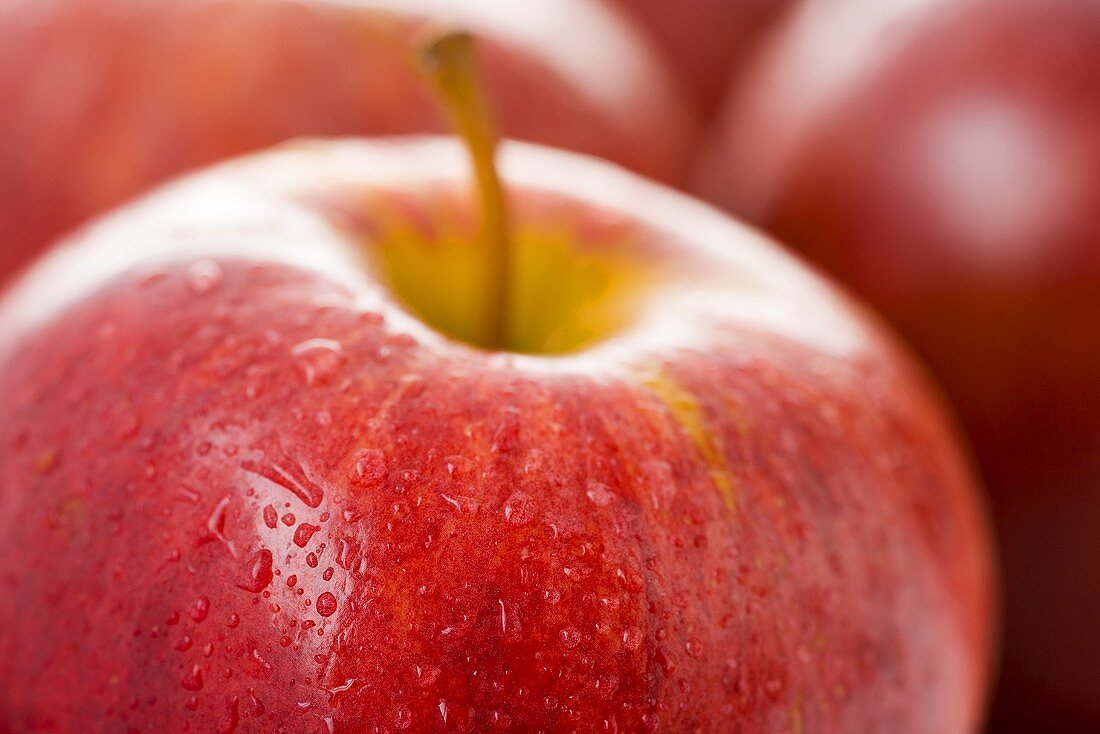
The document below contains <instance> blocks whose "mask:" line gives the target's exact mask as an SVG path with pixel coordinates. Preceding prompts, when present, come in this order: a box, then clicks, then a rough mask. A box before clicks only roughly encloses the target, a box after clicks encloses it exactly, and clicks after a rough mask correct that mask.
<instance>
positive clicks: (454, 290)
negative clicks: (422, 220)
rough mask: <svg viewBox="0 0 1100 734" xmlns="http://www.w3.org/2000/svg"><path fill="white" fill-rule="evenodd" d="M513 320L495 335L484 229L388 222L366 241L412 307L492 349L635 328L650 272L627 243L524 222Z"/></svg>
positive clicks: (569, 341) (571, 342) (585, 343)
mask: <svg viewBox="0 0 1100 734" xmlns="http://www.w3.org/2000/svg"><path fill="white" fill-rule="evenodd" d="M511 247H512V255H511V262H510V266H509V267H510V272H509V273H508V275H507V277H508V278H509V281H510V286H509V303H508V305H507V307H508V309H509V314H508V319H507V322H506V324H507V327H506V330H505V332H504V334H502V335H501V343H499V344H491V343H488V338H489V337H488V334H489V333H490V332H489V330H487V328H486V326H487V321H488V320H489V319H490V318H491V314H490V313H489V312H488V308H489V300H488V299H486V298H484V297H483V294H484V293H485V291H486V289H488V288H491V287H493V282H492V280H491V279H492V278H493V277H496V276H495V275H494V273H493V271H492V270H491V269H490V268H488V267H487V266H486V258H485V256H484V251H483V246H482V245H481V243H480V242H479V241H478V238H477V237H476V236H473V237H471V236H470V234H469V233H466V232H461V231H459V230H458V229H457V228H455V229H454V230H452V231H447V230H446V229H444V230H442V231H441V230H437V231H436V232H435V233H434V235H433V236H431V237H426V236H425V235H424V233H423V231H417V230H416V229H415V228H413V227H402V226H401V225H400V223H397V222H390V223H388V225H387V227H386V234H385V235H384V236H383V237H381V238H380V239H377V240H375V241H373V242H372V243H370V244H369V245H368V250H369V259H370V261H371V262H372V263H373V265H374V267H375V269H376V270H377V271H379V274H380V276H381V278H382V280H383V281H384V282H386V283H387V284H388V285H389V287H390V289H391V290H392V292H393V293H394V295H396V296H397V298H398V299H399V300H400V301H401V302H402V303H403V304H404V305H405V307H406V308H407V309H408V310H409V311H411V312H412V313H414V314H415V315H417V316H418V317H419V318H420V319H421V320H423V321H424V322H425V323H427V324H428V325H429V326H431V327H433V328H434V329H436V330H437V331H439V332H441V333H443V334H445V335H447V336H449V337H451V338H453V339H457V340H459V341H464V342H467V343H469V344H472V345H474V346H478V347H484V348H495V349H502V350H506V351H512V352H521V353H528V354H544V355H549V354H568V353H571V352H577V351H579V350H582V349H584V348H586V347H589V346H592V345H593V344H596V343H598V342H600V341H603V340H605V339H607V338H610V337H611V336H613V335H615V334H616V333H619V332H621V331H622V330H624V329H626V328H628V327H629V326H630V324H631V322H632V321H633V320H634V319H635V317H636V315H637V312H638V309H639V307H640V304H641V299H642V296H643V295H644V290H645V286H646V283H647V282H648V281H649V280H650V279H649V277H648V273H647V272H646V269H645V265H644V264H642V263H639V261H638V258H637V257H636V256H635V257H631V256H630V255H631V253H630V252H629V243H621V244H614V243H612V244H609V245H606V246H600V247H594V246H582V245H579V244H578V243H577V242H576V241H575V239H574V235H573V233H572V232H570V229H569V227H568V226H565V225H564V224H563V226H562V227H561V228H560V229H559V230H558V231H551V230H550V229H543V230H532V229H525V228H523V227H517V228H516V229H515V231H514V233H513V235H512V241H511Z"/></svg>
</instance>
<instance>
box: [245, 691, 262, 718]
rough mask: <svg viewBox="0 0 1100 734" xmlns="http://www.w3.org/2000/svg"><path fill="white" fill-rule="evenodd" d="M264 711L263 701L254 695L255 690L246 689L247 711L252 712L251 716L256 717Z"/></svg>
mask: <svg viewBox="0 0 1100 734" xmlns="http://www.w3.org/2000/svg"><path fill="white" fill-rule="evenodd" d="M265 711H266V709H265V707H264V702H263V701H261V700H260V699H259V698H257V697H256V691H254V690H253V689H251V688H249V689H248V713H250V714H252V718H254V719H258V718H260V717H261V716H263V715H264V712H265Z"/></svg>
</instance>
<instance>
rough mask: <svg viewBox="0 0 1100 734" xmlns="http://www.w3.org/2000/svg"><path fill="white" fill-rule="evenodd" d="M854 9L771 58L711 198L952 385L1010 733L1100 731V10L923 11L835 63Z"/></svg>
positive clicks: (841, 10) (839, 11) (707, 187)
mask: <svg viewBox="0 0 1100 734" xmlns="http://www.w3.org/2000/svg"><path fill="white" fill-rule="evenodd" d="M844 5H845V4H836V6H833V7H830V4H829V3H821V4H820V5H818V6H817V7H816V8H812V9H808V10H807V12H806V13H805V14H803V15H802V16H799V17H798V18H796V19H794V20H793V21H792V22H791V24H790V26H789V27H788V28H787V29H786V30H785V31H784V33H783V34H782V35H781V36H780V37H779V38H778V39H777V41H776V42H775V44H774V46H773V47H772V48H771V49H770V50H769V51H768V53H766V54H765V55H764V56H763V57H762V58H761V59H760V63H759V65H758V67H757V68H755V69H754V70H753V72H752V73H751V74H750V77H751V80H750V81H747V82H746V85H745V88H744V90H743V93H742V95H741V96H738V97H736V98H734V99H731V101H730V103H729V107H728V109H727V111H726V115H725V119H724V122H723V125H722V126H721V128H720V130H719V133H718V135H717V136H716V140H715V143H714V146H713V148H712V149H711V150H710V151H708V152H707V154H706V155H705V157H704V159H703V162H704V168H705V171H706V173H705V175H704V181H703V183H702V185H701V186H700V189H701V190H702V191H704V192H705V193H706V195H708V197H709V198H711V199H713V200H715V201H719V202H721V203H723V204H725V205H727V206H728V207H729V208H730V209H731V210H733V211H734V212H738V213H740V214H742V215H744V216H746V217H747V218H748V219H750V220H751V221H753V222H755V223H757V224H759V225H761V226H763V227H764V228H766V229H768V230H769V231H770V232H772V233H774V234H775V235H776V236H777V237H778V238H779V239H781V240H783V241H785V242H787V243H789V244H791V245H792V246H794V247H795V248H796V249H798V250H800V251H801V252H803V253H805V254H806V255H808V256H809V257H810V258H811V259H813V260H814V261H816V262H817V263H820V264H821V265H822V266H824V268H825V269H827V270H828V271H830V272H831V273H832V274H834V275H836V276H838V277H839V278H840V279H841V280H843V281H844V282H846V283H847V284H849V285H851V286H852V287H853V288H854V289H855V290H856V291H857V292H858V293H859V294H860V295H862V296H864V297H865V298H867V299H868V300H869V301H870V302H871V303H872V305H874V306H876V307H878V308H879V309H880V310H881V311H882V312H883V313H884V314H886V315H887V316H888V318H889V319H890V320H891V321H892V322H893V323H894V324H896V325H897V326H898V327H899V329H900V331H901V332H902V334H903V335H904V336H906V337H908V339H909V340H910V342H911V343H912V344H913V345H914V346H915V347H916V348H917V351H918V352H919V353H920V354H921V355H922V356H923V357H924V358H925V359H926V360H927V361H928V363H929V364H930V366H931V367H932V370H933V372H934V373H935V374H936V375H937V376H938V377H939V378H940V379H941V380H942V382H943V383H944V385H945V387H946V388H947V392H948V394H949V396H950V397H951V398H952V401H953V403H954V404H955V405H956V406H957V408H958V409H959V411H960V413H961V416H962V418H963V421H964V424H965V426H966V428H967V429H968V431H969V433H970V435H971V437H972V439H973V441H974V443H975V445H976V449H977V455H978V458H979V461H980V464H981V467H982V470H983V472H984V473H985V476H986V479H987V481H988V484H989V487H990V491H991V494H992V495H993V510H994V514H995V521H996V523H997V526H998V530H999V532H1000V536H1001V545H1002V547H1003V548H1004V562H1005V576H1006V594H1007V598H1006V603H1007V620H1006V652H1005V658H1004V664H1003V673H1002V682H1001V688H1000V690H1001V694H1000V695H999V697H998V701H997V704H996V706H995V715H994V722H995V723H996V724H997V725H998V726H1003V727H1005V729H1006V730H1007V729H1009V728H1010V727H1022V730H1025V731H1027V730H1030V731H1035V730H1055V731H1097V730H1098V729H1100V699H1098V698H1097V696H1096V692H1097V691H1098V690H1100V668H1098V667H1097V666H1096V665H1095V664H1094V661H1093V660H1092V657H1091V656H1090V655H1082V654H1081V651H1083V650H1098V649H1100V628H1098V627H1097V625H1096V622H1095V620H1096V618H1097V614H1098V613H1100V577H1098V576H1097V574H1096V571H1095V560H1096V542H1095V530H1094V529H1095V527H1096V526H1097V523H1100V491H1098V489H1097V487H1098V482H1100V339H1097V333H1100V332H1098V330H1100V248H1098V247H1097V243H1098V242H1100V220H1098V219H1097V217H1096V202H1097V201H1100V134H1098V133H1097V130H1100V94H1098V90H1100V63H1098V62H1097V59H1096V53H1095V51H1096V48H1097V44H1100V7H1098V6H1097V5H1096V3H1092V2H1083V1H1077V0H1054V1H1051V2H1047V1H1046V0H1043V1H1041V2H1031V1H1030V0H1029V1H1022V0H1008V1H1005V2H994V3H986V2H976V3H975V2H972V3H960V2H944V3H925V4H924V5H923V6H920V4H919V3H918V4H917V5H916V6H914V5H913V4H911V3H910V4H907V5H908V8H907V11H906V12H909V13H911V15H909V17H908V20H906V19H904V18H902V19H901V20H900V22H898V19H897V18H894V20H895V22H894V23H893V25H892V30H891V34H892V35H889V36H884V37H883V38H884V39H885V40H883V42H882V43H879V44H878V45H874V44H871V43H868V44H867V45H866V47H865V48H863V49H862V50H860V51H859V52H858V53H852V48H851V47H848V48H847V49H846V50H847V52H848V53H846V54H845V55H844V56H843V57H840V56H838V57H837V60H838V63H837V64H835V65H832V67H831V68H830V64H827V63H823V61H824V60H828V59H830V58H832V57H831V56H830V54H829V53H828V52H825V53H821V52H823V51H824V50H825V49H827V48H828V47H829V44H831V43H833V41H834V39H835V38H837V37H845V38H851V37H852V36H851V34H847V33H846V32H845V29H847V28H849V27H855V26H864V25H866V23H867V16H866V15H865V14H863V13H860V12H858V11H859V7H860V6H858V5H857V6H855V10H854V11H853V9H852V8H851V7H844ZM890 12H892V11H888V12H887V15H889V14H890ZM880 40H881V39H880Z"/></svg>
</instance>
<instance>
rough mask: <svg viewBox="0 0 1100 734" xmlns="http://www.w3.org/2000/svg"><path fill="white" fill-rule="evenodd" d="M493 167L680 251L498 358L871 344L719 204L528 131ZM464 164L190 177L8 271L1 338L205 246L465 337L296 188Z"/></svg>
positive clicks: (412, 162) (571, 365)
mask: <svg viewBox="0 0 1100 734" xmlns="http://www.w3.org/2000/svg"><path fill="white" fill-rule="evenodd" d="M500 164H501V170H502V174H503V177H504V179H505V180H506V181H507V183H508V185H509V187H510V188H511V190H512V191H513V195H517V194H519V195H532V196H537V195H538V192H539V191H545V192H551V193H554V194H557V195H560V196H563V197H566V198H567V199H569V200H573V201H575V202H576V206H577V207H579V208H585V207H588V208H596V209H601V210H604V211H608V212H611V213H612V214H614V215H616V216H622V217H623V218H625V219H627V220H628V221H631V222H634V223H636V226H637V227H638V228H639V230H640V231H644V232H646V233H652V234H653V235H656V236H655V237H654V240H655V241H656V242H657V243H658V246H659V247H660V248H662V250H663V252H662V255H663V256H665V257H667V259H668V260H670V261H672V262H675V263H676V266H675V267H674V268H671V267H670V268H665V272H663V273H662V274H661V276H660V278H659V279H658V282H657V283H656V284H654V285H653V286H652V287H651V288H650V290H649V291H648V292H647V293H646V296H645V298H644V301H645V304H644V307H643V312H642V313H641V314H640V316H639V318H638V319H637V320H636V321H635V323H634V325H633V326H631V327H629V328H627V329H626V330H625V331H623V332H621V333H620V334H618V335H616V336H614V337H612V338H610V339H608V340H606V341H604V342H601V343H599V344H597V345H595V346H593V347H591V348H589V349H586V350H584V351H581V352H579V353H575V354H568V355H561V356H554V357H545V356H529V355H516V354H505V353H502V354H501V355H499V356H498V357H496V359H498V360H500V361H501V363H502V364H511V365H514V366H516V367H518V368H521V369H527V370H531V371H539V372H543V371H554V372H561V371H565V372H573V371H576V372H583V373H586V374H593V373H594V372H595V373H601V372H602V373H607V372H613V373H618V372H621V371H622V370H624V369H630V368H632V367H636V366H638V364H639V363H640V362H641V363H645V362H648V360H646V359H645V355H648V354H654V355H656V354H663V355H667V354H669V352H670V351H671V350H675V349H678V348H679V349H702V350H705V349H708V348H710V347H712V346H713V345H714V344H715V343H716V342H717V341H723V342H728V341H729V338H728V336H722V337H719V336H718V335H719V333H721V332H728V331H729V330H731V329H732V330H737V329H749V330H754V331H755V330H763V331H770V332H772V333H779V334H782V335H784V336H786V337H788V338H790V339H793V340H796V341H799V342H802V343H804V344H808V345H812V346H814V347H816V348H818V349H821V350H823V351H826V352H830V353H833V354H837V355H842V356H843V355H852V354H856V353H859V352H861V351H863V350H866V349H868V348H870V345H871V344H872V343H874V340H875V337H873V336H872V335H870V334H868V330H867V327H866V326H864V325H863V324H862V323H861V322H860V320H858V319H856V318H853V316H852V314H851V304H849V303H848V302H847V301H846V299H845V298H844V297H842V296H840V295H839V294H838V293H836V292H835V291H834V290H833V289H832V288H831V287H830V286H829V285H828V284H827V283H826V282H825V281H824V280H823V279H821V278H819V277H817V276H815V275H814V274H813V273H812V272H810V270H809V269H808V268H806V267H805V266H803V265H802V264H801V263H799V262H798V261H797V260H796V259H795V258H794V257H793V256H791V255H788V254H786V253H785V252H783V251H782V250H781V249H780V248H779V247H777V246H775V245H774V244H772V243H770V242H769V241H767V240H766V239H765V238H764V237H763V236H762V235H759V234H757V233H755V232H753V231H752V230H750V229H749V228H747V227H745V226H743V225H740V224H738V223H737V222H735V221H733V220H731V219H730V218H729V217H727V216H725V215H724V214H721V213H720V212H718V211H717V210H715V209H712V208H710V207H708V206H706V205H704V204H701V203H699V202H696V201H695V200H693V199H691V198H689V197H686V196H683V195H680V194H678V193H675V192H673V191H671V190H668V189H665V188H663V187H661V186H659V185H657V184H653V183H650V182H648V181H645V180H644V179H642V178H640V177H637V176H635V175H633V174H630V173H628V172H626V171H624V170H621V169H618V168H616V167H614V166H611V165H609V164H606V163H603V162H599V161H596V160H594V159H591V158H587V157H585V156H580V155H576V154H567V153H563V152H560V151H554V150H550V149H546V148H541V147H539V146H534V145H530V144H524V143H517V142H508V143H506V144H504V145H503V147H502V150H501V154H500ZM468 176H469V172H468V163H467V159H466V154H465V152H464V150H463V149H462V147H461V146H460V145H459V144H458V142H457V141H455V140H453V139H450V138H435V137H426V138H420V137H415V138H395V139H389V140H386V141H382V142H371V143H364V142H361V141H355V140H340V141H302V142H296V143H292V144H289V145H286V146H283V147H282V148H281V149H279V151H278V152H276V153H273V154H272V153H267V154H261V155H257V156H252V157H247V158H244V159H241V160H239V161H236V162H230V163H228V164H225V165H222V166H219V167H216V168H214V169H211V170H210V171H208V172H204V173H200V174H197V175H195V176H191V177H187V178H184V179H182V180H181V181H179V182H177V183H174V184H170V185H169V186H167V187H165V188H163V189H161V190H160V191H158V192H155V193H154V194H152V195H151V196H149V197H147V198H146V199H143V200H141V201H139V202H137V203H135V204H133V205H131V206H129V207H126V208H124V209H122V210H120V211H119V212H118V213H117V214H115V215H113V216H108V217H105V218H104V219H102V220H100V221H99V222H97V223H95V224H93V225H91V226H90V228H88V229H87V230H85V231H83V232H80V233H78V236H77V237H76V238H75V239H73V240H72V241H70V243H69V244H62V245H61V246H60V247H59V248H57V249H55V250H54V251H53V252H52V253H50V254H49V255H47V256H46V257H45V258H43V259H42V260H41V261H40V263H39V264H38V265H37V266H36V267H34V268H32V269H31V270H30V271H29V272H28V273H27V274H26V275H25V276H24V277H23V278H22V279H20V280H19V281H18V282H16V283H15V284H14V286H13V287H12V288H11V289H10V290H9V292H8V293H7V294H6V296H5V297H4V298H3V300H2V301H0V350H5V349H10V348H12V346H13V345H14V344H16V343H17V342H18V340H19V338H20V335H21V334H23V333H26V332H27V331H29V330H32V329H34V328H35V326H37V325H40V324H42V323H43V322H45V321H47V320H49V319H51V318H53V317H55V316H56V315H57V314H58V313H59V312H61V311H62V310H64V309H65V308H66V307H68V306H70V305H72V304H73V303H75V302H77V301H78V300H80V299H81V298H83V297H86V296H88V295H90V294H91V293H93V292H95V291H96V290H97V289H99V288H100V287H102V286H103V285H104V284H106V283H107V282H109V281H110V280H111V279H112V278H115V277H117V276H119V275H121V274H123V273H125V272H127V271H130V270H131V269H134V268H139V269H149V268H155V267H156V266H157V265H158V264H163V263H166V262H173V261H177V262H178V261H181V260H196V259H203V258H215V257H232V258H246V259H255V260H257V261H260V262H278V263H282V264H286V265H291V266H294V267H299V268H302V269H306V270H309V271H312V272H316V273H318V274H320V275H323V276H325V277H326V278H330V279H331V280H332V281H333V282H334V283H335V284H339V285H341V286H343V287H344V288H346V289H347V292H348V293H350V294H354V298H355V303H352V301H351V300H350V298H351V297H350V296H349V297H348V298H349V300H348V305H349V306H355V307H358V308H361V309H363V310H364V311H377V312H380V313H382V314H383V315H384V316H385V317H386V319H387V321H389V322H390V323H391V324H392V325H393V328H395V329H396V330H398V331H402V332H405V333H409V334H411V335H413V336H414V337H415V338H416V339H417V340H419V341H420V342H422V343H424V344H427V345H432V348H433V349H434V350H436V351H441V352H445V351H447V350H449V349H469V348H470V347H466V346H464V345H461V344H457V343H455V342H453V341H451V340H449V339H446V338H445V337H443V336H441V335H439V334H438V333H436V332H435V331H433V330H432V329H430V328H429V327H428V326H426V325H425V324H423V323H422V322H421V321H420V320H419V319H418V318H416V317H414V316H412V315H411V314H409V313H408V312H407V311H406V310H405V309H404V308H403V307H401V306H400V305H398V304H397V303H396V302H395V300H394V298H393V296H392V295H391V294H390V293H389V292H388V289H387V288H386V287H385V286H383V285H382V284H381V283H380V282H378V281H377V280H376V279H374V278H373V277H371V275H370V273H369V271H368V269H367V268H365V267H364V265H363V263H362V259H361V256H360V253H359V251H358V248H357V247H356V245H355V244H354V242H353V241H352V240H351V239H350V238H349V237H348V236H347V235H346V234H345V233H344V232H341V231H340V230H338V229H337V228H336V226H335V225H334V224H331V223H330V222H328V221H327V220H326V219H325V218H324V216H323V213H322V212H321V211H319V210H317V209H316V208H311V206H310V205H309V204H307V203H304V202H303V201H302V199H308V198H309V196H310V194H311V193H312V194H316V193H317V192H319V191H321V190H324V191H330V192H343V193H344V195H347V194H348V193H349V192H362V191H364V190H367V191H369V190H387V191H403V192H416V191H418V190H422V189H425V188H430V187H432V186H433V185H438V184H439V183H440V182H446V181H451V182H453V181H461V180H462V179H464V178H466V177H468ZM519 192H522V193H519ZM716 337H718V338H716Z"/></svg>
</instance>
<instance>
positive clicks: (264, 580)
mask: <svg viewBox="0 0 1100 734" xmlns="http://www.w3.org/2000/svg"><path fill="white" fill-rule="evenodd" d="M274 560H275V559H274V557H273V556H272V554H271V551H269V550H268V549H267V548H261V549H260V550H258V551H256V553H255V555H253V556H252V560H251V562H250V563H249V565H248V576H247V578H246V580H245V581H244V582H242V583H239V584H237V587H238V588H240V589H244V590H245V591H247V592H250V593H252V594H258V593H260V592H261V591H263V590H264V589H266V588H267V587H268V585H270V584H271V581H272V579H273V578H274V571H272V568H271V567H272V565H273V563H274Z"/></svg>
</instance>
